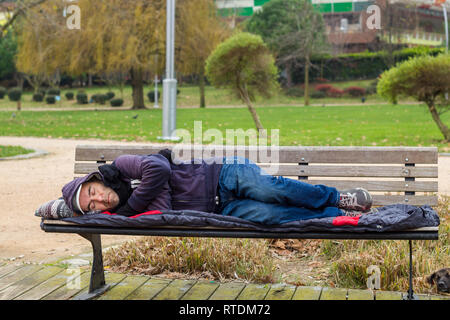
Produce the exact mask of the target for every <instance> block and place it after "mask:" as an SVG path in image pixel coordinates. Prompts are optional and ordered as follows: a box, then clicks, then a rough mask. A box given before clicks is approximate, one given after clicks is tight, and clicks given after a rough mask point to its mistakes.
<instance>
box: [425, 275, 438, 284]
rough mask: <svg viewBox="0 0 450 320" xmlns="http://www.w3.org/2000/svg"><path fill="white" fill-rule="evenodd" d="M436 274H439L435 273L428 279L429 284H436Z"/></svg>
mask: <svg viewBox="0 0 450 320" xmlns="http://www.w3.org/2000/svg"><path fill="white" fill-rule="evenodd" d="M436 273H437V272H435V273H433V274H432V275H431V276H429V277H427V282H428V283H429V284H433V283H434V280H435V279H436Z"/></svg>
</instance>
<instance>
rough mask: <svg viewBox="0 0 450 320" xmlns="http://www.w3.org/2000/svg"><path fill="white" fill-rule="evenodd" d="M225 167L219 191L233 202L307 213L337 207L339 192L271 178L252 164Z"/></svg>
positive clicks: (321, 186)
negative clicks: (249, 200) (271, 206)
mask: <svg viewBox="0 0 450 320" xmlns="http://www.w3.org/2000/svg"><path fill="white" fill-rule="evenodd" d="M247 161H248V160H247ZM224 163H225V164H224V165H223V167H222V171H221V174H220V178H219V187H220V189H222V190H223V191H226V194H227V195H230V194H231V195H233V196H234V197H235V198H240V199H253V200H257V201H260V202H266V203H277V204H281V205H285V206H293V207H301V208H309V209H319V208H325V207H336V206H337V204H338V201H339V191H338V190H337V189H336V188H333V187H328V186H325V185H312V184H309V183H306V182H302V181H300V180H294V179H289V178H284V177H281V176H280V177H276V176H272V175H269V174H266V173H265V172H264V171H263V170H262V169H261V168H260V167H258V166H257V165H256V164H254V163H252V162H246V163H242V162H239V163H237V164H229V163H227V162H224Z"/></svg>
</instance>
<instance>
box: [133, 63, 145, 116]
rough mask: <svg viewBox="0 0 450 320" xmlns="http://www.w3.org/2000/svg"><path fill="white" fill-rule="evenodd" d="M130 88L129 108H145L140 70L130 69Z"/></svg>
mask: <svg viewBox="0 0 450 320" xmlns="http://www.w3.org/2000/svg"><path fill="white" fill-rule="evenodd" d="M131 88H132V96H133V107H132V108H131V109H145V103H144V82H143V73H142V70H140V69H134V68H132V69H131Z"/></svg>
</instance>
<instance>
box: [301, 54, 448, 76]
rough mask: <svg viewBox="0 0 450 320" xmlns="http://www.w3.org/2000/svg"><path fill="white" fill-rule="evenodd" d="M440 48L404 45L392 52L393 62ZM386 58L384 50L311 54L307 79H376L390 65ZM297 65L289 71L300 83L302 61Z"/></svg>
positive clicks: (302, 72) (302, 71)
mask: <svg viewBox="0 0 450 320" xmlns="http://www.w3.org/2000/svg"><path fill="white" fill-rule="evenodd" d="M443 51H444V49H443V48H428V47H415V48H405V49H402V50H398V51H394V52H393V59H394V61H395V62H394V64H396V63H399V62H402V61H405V60H408V59H409V58H411V57H415V56H418V55H432V56H436V55H438V54H440V53H442V52H443ZM387 61H388V54H387V52H385V51H378V52H361V53H350V54H342V55H338V56H335V57H333V56H331V55H323V56H318V57H312V58H311V63H312V64H314V65H315V67H316V68H310V69H309V70H310V73H309V79H310V81H311V82H324V81H323V80H324V79H326V80H328V81H349V80H361V79H375V78H377V77H378V76H379V75H380V74H381V73H383V72H384V71H385V70H387V69H389V66H388V65H387ZM298 65H299V67H298V68H297V69H295V70H294V71H293V72H292V81H293V83H294V84H299V83H303V81H304V70H303V66H302V63H299V64H298Z"/></svg>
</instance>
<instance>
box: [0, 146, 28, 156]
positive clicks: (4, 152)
mask: <svg viewBox="0 0 450 320" xmlns="http://www.w3.org/2000/svg"><path fill="white" fill-rule="evenodd" d="M31 152H33V150H31V149H26V148H23V147H21V146H2V145H0V158H7V157H12V156H16V155H19V154H27V153H31Z"/></svg>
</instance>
